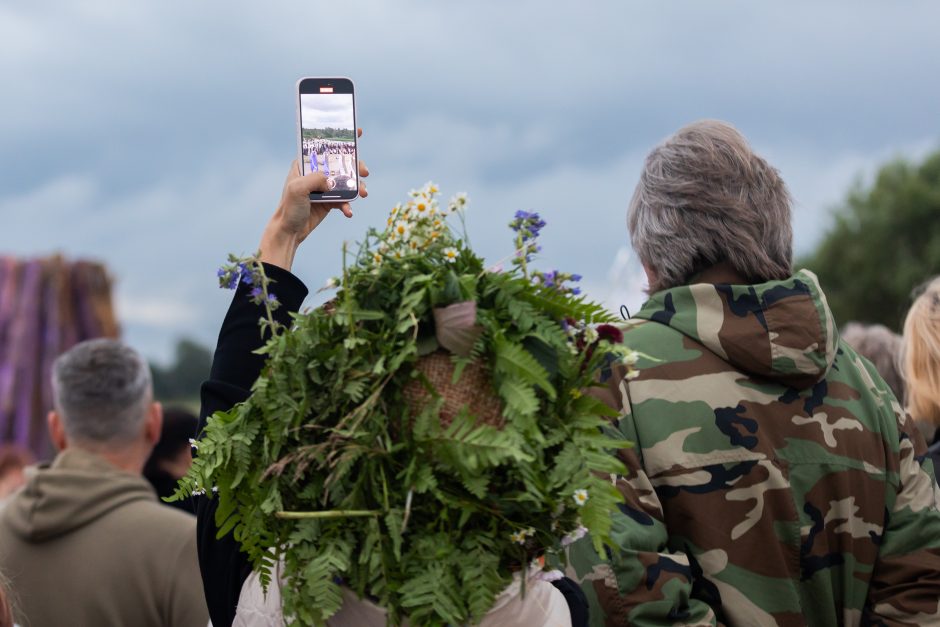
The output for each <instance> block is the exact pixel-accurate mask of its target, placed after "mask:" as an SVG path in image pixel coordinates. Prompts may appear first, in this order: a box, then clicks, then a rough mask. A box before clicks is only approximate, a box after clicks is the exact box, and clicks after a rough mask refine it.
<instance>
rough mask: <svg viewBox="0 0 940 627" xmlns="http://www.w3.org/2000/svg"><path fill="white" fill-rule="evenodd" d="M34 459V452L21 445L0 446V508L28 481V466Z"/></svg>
mask: <svg viewBox="0 0 940 627" xmlns="http://www.w3.org/2000/svg"><path fill="white" fill-rule="evenodd" d="M34 461H35V460H34V459H33V454H32V453H30V452H29V451H28V450H26V449H24V448H22V447H20V446H16V445H15V444H4V445H2V446H0V508H2V507H3V504H4V503H5V502H6V500H7V498H9V497H10V495H11V494H13V493H14V492H16V491H17V490H18V489H19V488H20V487H22V485H23V484H24V483H26V474H25V471H26V467H27V466H29V465H30V464H32V463H34Z"/></svg>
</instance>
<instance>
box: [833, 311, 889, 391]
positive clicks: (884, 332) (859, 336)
mask: <svg viewBox="0 0 940 627" xmlns="http://www.w3.org/2000/svg"><path fill="white" fill-rule="evenodd" d="M842 339H843V340H844V341H845V343H846V344H848V345H849V346H851V347H852V348H854V349H855V352H857V353H858V354H859V355H861V356H862V357H864V358H865V359H867V360H868V361H870V362H871V363H872V365H873V366H875V370H877V371H878V374H880V375H881V378H882V379H884V382H885V383H887V384H888V387H889V388H891V391H892V392H893V393H894V396H895V398H897V399H898V401H900V402H901V403H902V404H903V403H904V377H903V376H902V375H901V336H900V335H898V334H897V333H895V332H894V331H892V330H891V329H889V328H888V327H886V326H884V325H883V324H862V323H860V322H849V323H848V324H846V325H845V326H844V327H843V328H842Z"/></svg>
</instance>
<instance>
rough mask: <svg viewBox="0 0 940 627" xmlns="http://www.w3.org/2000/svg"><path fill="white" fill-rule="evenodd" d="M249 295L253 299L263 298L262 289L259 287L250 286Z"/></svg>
mask: <svg viewBox="0 0 940 627" xmlns="http://www.w3.org/2000/svg"><path fill="white" fill-rule="evenodd" d="M251 297H252V298H254V299H261V298H263V297H264V290H262V289H261V288H260V287H255V288H252V290H251Z"/></svg>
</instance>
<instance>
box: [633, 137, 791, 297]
mask: <svg viewBox="0 0 940 627" xmlns="http://www.w3.org/2000/svg"><path fill="white" fill-rule="evenodd" d="M627 219H628V224H629V228H630V239H631V242H632V243H633V248H634V249H635V250H636V252H637V255H638V256H639V258H640V261H642V262H643V263H644V265H646V266H647V267H649V268H650V269H651V270H653V272H654V274H655V275H656V276H655V278H654V281H653V283H655V284H651V285H650V292H658V291H660V290H664V289H668V288H670V287H677V286H679V285H685V284H687V283H688V282H689V281H690V280H691V279H692V278H693V277H694V275H696V274H698V273H700V272H702V271H703V270H705V269H706V268H709V267H710V266H713V265H715V264H717V263H720V262H723V261H725V262H728V263H729V264H730V265H731V266H732V267H733V268H734V269H735V270H737V271H738V273H739V274H741V275H742V276H743V277H744V278H745V279H746V280H747V281H748V282H750V283H762V282H765V281H770V280H774V279H785V278H787V277H789V276H790V274H791V273H792V266H793V231H792V228H791V226H790V194H789V192H788V191H787V187H786V185H785V184H784V182H783V179H782V178H781V177H780V173H779V172H778V171H777V170H776V169H775V168H773V167H771V166H770V165H769V164H768V163H767V162H766V161H764V159H762V158H761V157H759V156H758V155H756V154H755V153H754V152H753V151H752V150H751V147H750V146H749V145H748V143H747V140H745V139H744V137H743V136H742V135H741V134H740V133H739V132H738V131H737V130H736V129H735V128H734V127H733V126H731V125H730V124H727V123H725V122H720V121H717V120H702V121H700V122H695V123H693V124H690V125H689V126H686V127H685V128H683V129H681V130H679V131H678V132H677V133H676V134H675V135H673V136H672V137H670V138H669V139H667V140H666V141H665V142H663V143H662V144H660V145H659V146H657V147H656V148H654V149H653V151H652V152H650V154H649V156H648V157H647V158H646V163H645V165H644V167H643V173H642V174H641V175H640V182H639V183H638V184H637V186H636V191H635V192H634V193H633V198H632V200H631V201H630V209H629V212H628V218H627Z"/></svg>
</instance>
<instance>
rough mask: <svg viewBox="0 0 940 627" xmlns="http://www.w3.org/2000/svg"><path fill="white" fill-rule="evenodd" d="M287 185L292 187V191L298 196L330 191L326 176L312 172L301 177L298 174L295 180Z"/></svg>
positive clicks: (289, 181)
mask: <svg viewBox="0 0 940 627" xmlns="http://www.w3.org/2000/svg"><path fill="white" fill-rule="evenodd" d="M287 184H288V185H289V186H290V188H291V191H292V192H294V193H297V194H301V193H303V194H310V193H311V192H328V191H330V188H329V185H328V184H327V182H326V176H324V175H323V174H322V173H321V172H311V173H310V174H307V175H306V176H300V175H299V174H298V175H297V176H296V177H294V179H293V180H288V183H287Z"/></svg>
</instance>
